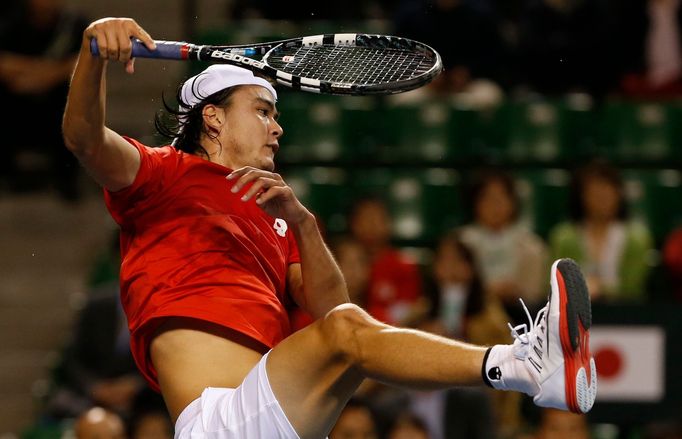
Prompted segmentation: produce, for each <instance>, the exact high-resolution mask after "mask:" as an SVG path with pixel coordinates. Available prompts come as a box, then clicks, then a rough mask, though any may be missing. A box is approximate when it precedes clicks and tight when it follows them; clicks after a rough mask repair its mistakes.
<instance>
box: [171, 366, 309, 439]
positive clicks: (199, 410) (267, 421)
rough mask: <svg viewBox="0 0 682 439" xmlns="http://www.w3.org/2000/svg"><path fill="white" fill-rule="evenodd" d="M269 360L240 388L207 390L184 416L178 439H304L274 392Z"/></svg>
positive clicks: (179, 422)
mask: <svg viewBox="0 0 682 439" xmlns="http://www.w3.org/2000/svg"><path fill="white" fill-rule="evenodd" d="M267 358H268V354H265V355H264V356H263V358H261V360H260V361H259V362H258V364H257V365H256V366H254V368H253V369H251V371H250V372H249V374H248V375H247V376H246V378H245V379H244V382H242V384H241V385H240V386H239V387H237V388H236V389H229V388H217V387H208V388H206V389H205V390H204V391H203V393H202V394H201V396H200V397H199V398H198V399H195V400H194V401H192V403H190V405H188V406H187V407H185V409H184V410H183V411H182V413H180V416H179V417H178V420H177V422H176V423H175V439H201V438H211V439H257V438H264V439H271V438H272V439H300V438H299V437H298V434H297V433H296V431H295V430H294V428H293V427H292V426H291V423H290V422H289V420H288V419H287V417H286V415H285V414H284V411H282V407H280V405H279V402H277V399H276V398H275V395H274V394H273V393H272V388H270V381H269V380H268V375H267V372H266V371H265V362H266V361H267Z"/></svg>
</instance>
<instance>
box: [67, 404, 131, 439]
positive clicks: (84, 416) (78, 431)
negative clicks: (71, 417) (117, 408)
mask: <svg viewBox="0 0 682 439" xmlns="http://www.w3.org/2000/svg"><path fill="white" fill-rule="evenodd" d="M74 435H75V438H76V439H126V434H125V428H124V424H123V419H122V418H121V417H120V416H119V415H118V414H116V413H114V412H112V411H110V410H106V409H103V408H102V407H93V408H90V409H87V410H86V411H84V412H83V413H81V414H80V415H79V416H78V418H77V420H76V423H75V425H74Z"/></svg>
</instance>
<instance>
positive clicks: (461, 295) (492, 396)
mask: <svg viewBox="0 0 682 439" xmlns="http://www.w3.org/2000/svg"><path fill="white" fill-rule="evenodd" d="M427 285H429V287H430V288H428V290H427V291H428V292H429V294H428V297H429V299H430V302H431V311H430V314H429V315H430V320H428V321H426V322H424V323H423V324H421V325H419V328H420V329H424V330H427V331H431V332H434V333H437V334H440V335H445V336H450V337H455V338H457V339H460V340H465V341H468V342H471V343H475V344H479V345H486V346H487V345H494V344H497V343H509V340H510V335H509V330H508V329H507V326H506V323H507V322H508V321H509V317H508V316H507V314H506V313H505V311H504V309H503V307H502V305H501V304H500V301H499V299H498V298H497V297H495V296H491V295H490V294H486V292H485V291H484V289H483V285H482V282H481V276H480V273H479V269H478V266H477V264H476V261H475V259H474V254H473V252H472V251H471V249H470V248H469V247H467V245H466V244H464V243H463V242H462V241H461V239H460V238H459V236H458V235H457V234H456V233H453V232H451V233H449V234H447V235H445V236H443V237H442V238H441V239H440V241H439V243H438V245H437V247H436V252H435V255H434V260H433V270H432V279H431V280H430V281H429V282H427ZM410 395H411V406H412V410H413V411H414V412H415V413H417V414H419V415H420V416H421V417H422V418H423V419H424V420H425V422H426V423H427V424H428V425H429V429H430V431H431V433H432V435H433V437H434V439H441V438H448V437H453V436H458V435H461V436H462V437H467V438H472V439H478V438H480V439H488V438H493V437H496V435H497V433H498V430H499V433H500V434H502V435H507V434H508V433H510V432H512V431H515V430H517V429H518V428H519V427H520V426H521V423H522V419H521V412H520V408H521V406H520V403H521V398H520V397H519V396H518V395H515V394H511V393H509V392H494V391H490V390H489V389H482V388H481V389H475V388H470V389H469V388H456V389H450V390H448V391H446V392H410Z"/></svg>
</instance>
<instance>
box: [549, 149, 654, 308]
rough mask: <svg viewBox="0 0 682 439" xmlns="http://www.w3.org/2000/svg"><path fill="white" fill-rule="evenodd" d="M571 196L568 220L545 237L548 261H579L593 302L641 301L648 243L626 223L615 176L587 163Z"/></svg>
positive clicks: (604, 166)
mask: <svg viewBox="0 0 682 439" xmlns="http://www.w3.org/2000/svg"><path fill="white" fill-rule="evenodd" d="M571 191H572V193H571V199H570V203H571V221H570V222H564V223H561V224H558V225H557V226H555V227H554V228H553V230H552V231H551V232H550V246H551V251H552V259H557V258H572V259H574V260H575V261H576V262H578V264H580V265H581V266H582V269H583V272H584V273H585V278H586V281H587V284H588V287H589V289H590V294H591V295H592V299H593V300H602V301H641V300H644V299H645V289H644V285H645V282H646V278H647V274H648V272H649V269H650V266H649V263H648V262H647V259H648V255H649V253H650V250H652V246H653V238H652V236H651V233H650V231H649V230H648V229H647V227H646V226H645V225H643V224H640V223H639V222H635V221H631V220H629V219H628V213H627V205H626V200H625V194H624V187H623V180H622V177H621V175H620V172H619V171H618V170H617V169H616V168H615V167H613V166H611V165H610V164H608V163H606V162H604V161H601V160H599V161H595V162H592V163H589V164H588V165H586V166H585V167H583V168H581V169H579V170H578V171H577V172H576V173H575V174H574V177H573V183H572V187H571Z"/></svg>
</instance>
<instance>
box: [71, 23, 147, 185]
mask: <svg viewBox="0 0 682 439" xmlns="http://www.w3.org/2000/svg"><path fill="white" fill-rule="evenodd" d="M132 37H135V38H139V39H140V40H142V41H143V42H144V43H145V45H147V47H148V48H150V49H153V48H154V42H153V41H152V39H151V37H150V36H149V34H147V32H145V30H144V29H142V28H141V27H140V26H139V25H138V24H137V23H136V22H135V21H134V20H132V19H130V18H103V19H100V20H97V21H95V22H93V23H91V24H90V25H89V26H88V27H87V29H86V30H85V31H84V33H83V42H82V44H81V50H80V54H79V57H78V62H77V64H76V68H75V71H74V74H73V77H72V79H71V86H70V89H69V95H68V99H67V103H66V109H65V111H64V120H63V124H62V128H63V133H64V141H65V144H66V146H67V148H68V149H69V150H70V151H71V152H73V153H74V154H75V155H76V157H78V159H79V160H80V162H81V163H82V164H83V166H84V167H85V168H86V169H87V171H88V172H89V173H90V174H91V175H92V176H93V177H94V179H95V180H96V181H97V182H98V183H99V184H101V185H102V186H104V187H105V188H107V189H109V190H111V191H117V190H120V189H123V188H125V187H127V186H129V185H131V184H132V183H133V181H134V180H135V176H136V174H137V171H138V169H139V167H140V156H139V153H138V152H137V150H136V149H135V148H134V147H133V146H132V145H130V144H129V143H128V142H127V141H126V140H125V139H123V137H121V136H120V135H119V134H117V133H116V132H114V131H112V130H111V129H109V128H107V127H106V126H105V107H106V80H105V73H106V66H107V63H108V61H119V62H122V63H124V64H125V69H126V71H127V72H128V73H133V59H132V58H131V50H132V44H131V40H130V39H131V38H132ZM92 39H95V40H96V41H97V45H98V47H99V52H100V55H99V56H98V57H95V56H93V55H92V54H91V52H90V40H92Z"/></svg>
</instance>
